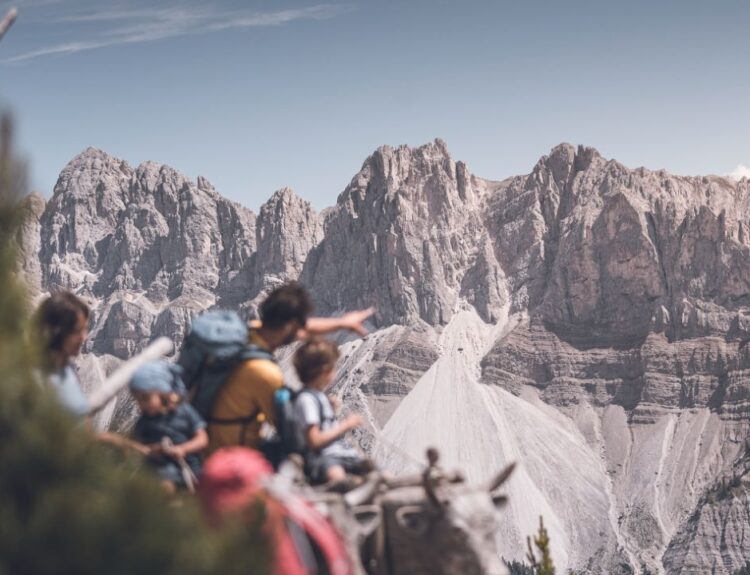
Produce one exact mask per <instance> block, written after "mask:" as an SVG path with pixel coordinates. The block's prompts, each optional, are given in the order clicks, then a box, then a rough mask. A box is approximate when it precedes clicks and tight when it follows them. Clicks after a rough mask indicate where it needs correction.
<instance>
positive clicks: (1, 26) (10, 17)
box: [0, 8, 18, 40]
mask: <svg viewBox="0 0 750 575" xmlns="http://www.w3.org/2000/svg"><path fill="white" fill-rule="evenodd" d="M17 16H18V10H16V9H15V8H11V9H10V10H8V12H7V13H6V14H5V17H4V18H3V19H2V20H0V40H2V39H3V36H5V33H6V32H7V31H8V28H10V27H11V26H12V25H13V22H15V21H16V17H17Z"/></svg>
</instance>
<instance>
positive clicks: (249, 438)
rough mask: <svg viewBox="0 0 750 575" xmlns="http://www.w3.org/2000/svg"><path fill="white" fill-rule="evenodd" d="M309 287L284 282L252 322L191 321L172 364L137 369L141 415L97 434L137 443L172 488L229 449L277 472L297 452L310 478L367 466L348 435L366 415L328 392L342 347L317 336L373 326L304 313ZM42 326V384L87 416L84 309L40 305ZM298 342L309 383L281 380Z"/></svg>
mask: <svg viewBox="0 0 750 575" xmlns="http://www.w3.org/2000/svg"><path fill="white" fill-rule="evenodd" d="M312 309H313V306H312V302H311V300H310V297H309V295H308V293H307V292H306V290H305V289H304V288H303V287H302V286H301V285H300V284H298V283H296V282H291V283H287V284H285V285H283V286H281V287H279V288H277V289H275V290H274V291H272V292H271V293H270V294H269V295H268V296H267V297H266V299H265V300H264V301H263V302H262V303H261V304H260V306H259V310H258V311H259V314H258V315H259V319H258V320H255V321H252V322H250V323H249V324H248V323H247V322H245V321H244V320H242V319H241V318H240V316H239V315H238V314H237V313H235V312H232V311H209V312H205V313H203V314H202V315H199V316H198V317H196V318H195V320H194V321H193V323H192V326H191V329H190V331H189V333H188V334H187V336H186V338H185V341H184V343H183V345H182V348H181V350H180V353H179V355H178V358H177V361H176V362H175V363H170V362H167V361H165V360H160V361H154V362H149V363H146V364H144V365H142V366H140V367H139V368H138V369H137V370H136V371H135V373H134V374H133V375H132V377H131V379H130V382H129V388H130V392H131V394H132V397H133V399H134V400H135V403H136V404H137V406H138V410H139V412H140V413H139V417H138V419H137V421H136V423H135V426H134V427H133V431H132V434H131V436H130V437H123V436H119V435H115V434H112V433H101V434H99V436H98V437H99V439H101V440H103V441H106V442H109V443H114V444H116V445H120V446H123V447H129V448H133V449H135V450H137V451H139V452H140V453H142V454H143V455H144V456H145V459H146V462H147V464H148V466H149V467H150V468H152V469H153V471H154V472H155V473H156V474H157V475H158V477H159V478H160V479H161V481H162V483H163V485H164V488H165V489H166V490H168V491H169V492H174V491H177V490H182V489H190V490H192V489H193V488H194V486H195V485H196V483H197V482H200V480H201V475H202V457H203V455H207V454H214V453H218V452H221V451H223V450H226V449H227V448H230V447H233V446H241V447H245V448H250V449H253V450H257V451H258V452H260V453H261V454H263V456H264V458H265V459H266V460H267V461H268V463H269V464H270V466H271V467H272V468H274V469H276V468H278V466H279V465H280V464H281V462H282V461H284V460H286V459H287V458H288V457H289V456H290V455H292V454H298V455H299V456H300V457H299V459H301V460H302V461H303V462H304V472H305V475H306V476H307V478H308V481H309V482H310V484H312V485H318V484H325V483H331V484H333V483H340V482H343V481H345V479H346V478H347V475H350V474H354V475H362V474H365V473H366V472H367V471H369V470H371V469H372V467H371V464H370V463H369V461H367V460H366V459H364V458H363V457H362V456H360V454H359V453H358V451H357V450H355V449H354V448H353V447H351V445H350V444H349V443H348V442H347V441H346V440H345V438H344V436H345V435H346V433H347V432H349V431H350V430H353V429H355V428H357V427H359V426H361V425H362V419H361V417H360V416H359V415H356V414H352V415H349V416H348V417H346V418H344V419H343V420H340V421H339V420H338V419H337V418H338V415H339V414H338V411H339V409H340V404H339V402H338V401H337V400H336V399H335V398H333V397H329V395H328V394H326V389H327V388H328V387H329V386H330V385H331V383H332V382H333V380H334V378H335V375H336V362H337V360H338V357H339V351H338V347H337V345H336V344H335V343H334V342H333V341H330V340H328V339H323V338H322V337H321V336H322V335H324V334H326V333H331V332H335V331H337V330H349V331H353V332H356V333H359V334H360V335H364V334H365V333H366V331H365V328H364V326H363V322H364V321H365V320H366V319H367V318H368V317H370V315H372V313H373V311H372V310H365V311H358V312H351V313H348V314H345V315H343V316H341V317H339V318H314V317H309V316H310V314H311V312H312ZM35 319H36V322H35V323H36V327H37V329H38V334H39V337H40V341H41V345H42V347H43V352H44V353H43V358H44V364H43V366H42V371H43V374H44V380H45V381H46V382H47V384H48V385H49V386H51V387H52V388H54V390H55V392H56V394H57V397H58V398H59V401H60V403H61V404H62V405H63V406H64V407H65V408H66V409H67V410H69V411H70V412H71V413H73V414H74V415H76V416H78V417H80V418H86V416H87V415H88V413H89V404H88V401H87V399H86V396H85V395H84V393H83V391H82V389H81V386H80V383H79V381H78V379H77V376H76V373H75V370H74V368H73V367H72V364H71V361H72V359H73V358H74V357H75V356H77V355H78V354H79V353H80V351H81V348H82V346H83V344H84V342H85V340H86V337H87V335H88V320H89V309H88V307H87V305H86V304H85V303H84V302H83V301H82V300H81V299H80V298H78V297H77V296H75V295H73V294H72V293H69V292H58V293H55V294H53V295H51V296H50V297H49V298H47V299H46V300H45V301H44V302H42V304H41V305H40V307H39V309H38V311H37V314H36V318H35ZM295 341H299V342H301V343H300V345H299V347H298V348H297V349H296V351H295V353H294V357H293V364H294V367H295V370H296V372H297V376H298V378H299V380H300V382H301V383H302V387H301V388H300V389H293V388H292V387H289V386H288V385H285V383H284V377H283V374H282V370H281V368H280V367H279V365H278V364H277V362H276V360H275V358H274V351H275V350H277V349H278V348H280V347H283V346H285V345H288V344H291V343H293V342H295Z"/></svg>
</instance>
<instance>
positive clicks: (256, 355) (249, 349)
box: [240, 343, 277, 363]
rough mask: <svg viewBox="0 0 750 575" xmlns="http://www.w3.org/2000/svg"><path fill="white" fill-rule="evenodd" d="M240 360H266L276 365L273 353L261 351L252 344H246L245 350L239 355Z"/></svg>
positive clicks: (265, 350) (260, 348)
mask: <svg viewBox="0 0 750 575" xmlns="http://www.w3.org/2000/svg"><path fill="white" fill-rule="evenodd" d="M240 358H241V360H242V361H250V360H253V359H267V360H268V361H272V362H274V363H277V361H276V358H275V357H274V355H273V353H271V352H270V351H268V350H267V349H263V348H262V347H260V346H259V345H256V344H254V343H249V344H247V346H245V349H244V350H243V351H242V353H241V354H240Z"/></svg>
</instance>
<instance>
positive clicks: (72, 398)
mask: <svg viewBox="0 0 750 575" xmlns="http://www.w3.org/2000/svg"><path fill="white" fill-rule="evenodd" d="M47 383H48V384H49V385H50V386H51V387H52V388H54V390H55V393H56V394H57V399H58V400H59V401H60V404H61V405H62V406H63V407H64V408H65V409H67V410H68V411H69V412H71V413H72V414H73V415H75V416H76V417H84V416H86V415H87V414H88V412H89V400H88V399H86V395H84V393H83V391H82V390H81V383H80V382H79V381H78V375H76V371H75V369H73V366H72V365H70V364H67V365H65V366H64V367H63V368H62V369H61V370H60V371H56V372H54V373H51V374H50V375H49V376H48V377H47Z"/></svg>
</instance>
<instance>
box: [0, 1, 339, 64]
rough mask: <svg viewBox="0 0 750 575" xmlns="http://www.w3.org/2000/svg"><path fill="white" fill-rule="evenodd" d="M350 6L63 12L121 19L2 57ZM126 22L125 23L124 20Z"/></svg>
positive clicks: (80, 18)
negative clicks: (89, 34)
mask: <svg viewBox="0 0 750 575" xmlns="http://www.w3.org/2000/svg"><path fill="white" fill-rule="evenodd" d="M350 9H351V7H349V6H343V5H332V4H319V5H317V6H310V7H307V8H299V9H288V10H277V11H274V12H249V11H225V12H217V11H209V10H206V9H201V8H197V7H196V8H188V9H186V8H181V7H171V8H143V9H139V10H110V11H106V10H104V11H99V12H93V13H88V14H81V15H73V16H66V17H63V18H60V19H59V20H57V22H61V23H78V24H85V23H105V22H111V23H115V22H116V23H123V24H122V25H119V26H115V27H112V28H110V29H109V30H100V31H99V32H98V33H97V36H96V37H94V38H90V39H85V40H76V41H70V42H61V43H59V44H52V45H49V46H42V47H40V48H36V49H34V50H29V51H27V52H23V53H21V54H17V55H15V56H11V57H10V58H6V59H4V60H2V62H3V63H6V64H14V63H15V64H17V63H21V62H26V61H29V60H32V59H34V58H39V57H43V56H51V55H64V54H74V53H77V52H84V51H87V50H96V49H99V48H106V47H110V46H118V45H124V44H140V43H144V42H156V41H159V40H165V39H169V38H177V37H180V36H189V35H197V34H207V33H211V32H218V31H221V30H230V29H241V28H257V27H272V26H281V25H284V24H289V23H291V22H295V21H304V20H308V21H309V20H318V21H320V20H329V19H331V18H335V17H336V16H338V15H340V14H343V13H344V12H347V11H349V10H350ZM125 23H127V24H125Z"/></svg>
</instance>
